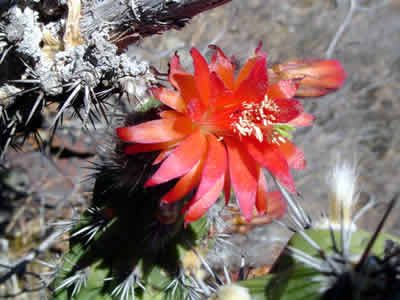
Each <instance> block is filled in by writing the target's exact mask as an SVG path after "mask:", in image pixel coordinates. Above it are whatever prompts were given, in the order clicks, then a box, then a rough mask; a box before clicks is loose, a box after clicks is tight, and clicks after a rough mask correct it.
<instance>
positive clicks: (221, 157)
mask: <svg viewBox="0 0 400 300" xmlns="http://www.w3.org/2000/svg"><path fill="white" fill-rule="evenodd" d="M207 140H208V155H207V159H206V161H205V164H204V168H203V172H202V175H201V180H200V184H199V187H198V188H197V191H196V194H195V196H194V197H193V199H192V200H190V201H189V202H188V203H187V205H185V207H184V209H183V211H186V210H187V213H186V214H185V223H189V222H193V221H195V220H197V219H198V218H200V217H201V216H202V215H203V214H204V213H205V212H206V211H207V210H208V209H209V208H210V207H211V206H212V205H213V204H214V203H215V201H217V199H218V197H219V195H220V193H221V191H222V189H223V187H224V182H225V179H224V178H225V173H226V165H227V155H226V149H225V146H224V145H223V144H222V143H221V142H220V141H218V140H217V138H216V137H215V136H214V135H208V136H207Z"/></svg>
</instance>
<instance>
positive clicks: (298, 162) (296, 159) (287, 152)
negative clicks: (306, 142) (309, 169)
mask: <svg viewBox="0 0 400 300" xmlns="http://www.w3.org/2000/svg"><path fill="white" fill-rule="evenodd" d="M282 138H283V139H284V140H285V143H280V144H279V146H278V147H279V151H281V153H282V154H283V156H284V157H285V158H286V160H287V163H288V165H289V167H291V168H293V169H298V170H303V169H305V167H306V161H305V159H304V153H303V151H301V150H300V149H299V148H297V147H296V145H295V144H293V143H292V142H291V141H290V140H288V139H286V138H284V137H282Z"/></svg>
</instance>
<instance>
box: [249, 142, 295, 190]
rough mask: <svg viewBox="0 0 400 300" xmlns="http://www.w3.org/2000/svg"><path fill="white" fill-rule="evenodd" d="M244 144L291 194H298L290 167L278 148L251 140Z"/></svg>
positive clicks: (255, 158)
mask: <svg viewBox="0 0 400 300" xmlns="http://www.w3.org/2000/svg"><path fill="white" fill-rule="evenodd" d="M244 144H245V145H246V148H247V150H248V151H249V153H250V155H251V156H252V157H253V158H254V160H255V161H257V162H258V163H259V164H260V165H262V166H263V167H264V168H267V169H268V170H269V171H270V172H271V173H272V174H273V175H274V176H276V177H277V179H278V180H279V181H280V182H281V183H282V184H283V185H284V186H285V187H286V188H287V190H288V191H289V192H291V193H296V186H295V184H294V181H293V177H292V175H291V174H290V170H289V165H288V163H287V161H286V158H285V157H284V156H283V154H282V153H281V152H280V151H279V149H278V146H276V145H274V144H268V143H267V142H262V143H260V142H258V141H254V140H250V139H249V140H248V141H247V142H246V143H244Z"/></svg>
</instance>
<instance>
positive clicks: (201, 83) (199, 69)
mask: <svg viewBox="0 0 400 300" xmlns="http://www.w3.org/2000/svg"><path fill="white" fill-rule="evenodd" d="M190 54H191V55H192V58H193V65H194V80H195V83H196V87H197V90H198V92H199V94H200V99H201V101H202V103H203V105H204V106H205V107H208V104H209V98H210V71H209V69H208V64H207V61H206V60H205V59H204V57H203V56H202V55H201V54H200V52H199V51H198V50H197V49H196V48H194V47H193V48H192V49H191V50H190Z"/></svg>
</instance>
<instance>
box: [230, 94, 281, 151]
mask: <svg viewBox="0 0 400 300" xmlns="http://www.w3.org/2000/svg"><path fill="white" fill-rule="evenodd" d="M271 112H276V113H277V112H279V106H278V105H277V104H276V103H275V102H274V101H272V100H271V99H269V98H268V97H267V96H265V98H264V100H263V101H262V102H261V103H255V102H253V103H249V102H243V103H242V109H240V110H239V111H238V112H233V113H232V114H231V115H230V116H229V117H230V118H231V119H234V122H232V127H233V132H235V133H238V134H239V135H240V136H251V135H254V137H255V138H256V139H257V140H258V141H259V142H260V143H261V142H263V140H264V137H265V135H264V133H265V130H264V131H263V128H267V127H269V126H272V125H273V123H274V121H276V118H275V116H273V115H272V114H271ZM266 137H267V138H268V139H269V142H271V143H275V144H279V142H282V143H284V142H285V140H284V139H283V138H282V137H281V136H280V135H279V133H277V132H276V131H275V130H272V133H271V134H270V135H268V136H266Z"/></svg>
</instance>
